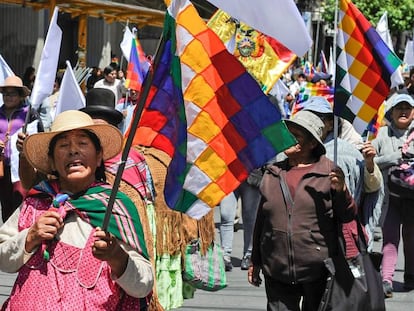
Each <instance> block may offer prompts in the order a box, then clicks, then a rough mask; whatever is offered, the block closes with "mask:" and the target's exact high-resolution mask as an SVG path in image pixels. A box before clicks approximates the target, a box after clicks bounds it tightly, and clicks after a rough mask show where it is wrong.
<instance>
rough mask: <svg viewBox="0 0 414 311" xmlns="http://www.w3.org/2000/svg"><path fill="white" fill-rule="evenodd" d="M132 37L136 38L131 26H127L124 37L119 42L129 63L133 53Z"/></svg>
mask: <svg viewBox="0 0 414 311" xmlns="http://www.w3.org/2000/svg"><path fill="white" fill-rule="evenodd" d="M132 39H134V35H133V34H132V32H131V30H130V29H129V27H128V26H125V31H124V37H123V38H122V41H121V43H120V44H119V47H120V48H121V51H122V54H123V55H124V57H125V59H126V60H127V61H128V63H129V55H130V53H131V47H132Z"/></svg>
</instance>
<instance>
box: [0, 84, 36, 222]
mask: <svg viewBox="0 0 414 311" xmlns="http://www.w3.org/2000/svg"><path fill="white" fill-rule="evenodd" d="M0 93H2V95H3V102H4V104H3V106H1V107H0V146H1V148H0V149H1V151H2V153H1V160H2V165H3V174H0V202H1V209H2V217H3V222H5V221H6V220H7V219H8V218H9V217H10V215H11V214H12V213H13V211H14V210H15V209H16V208H17V207H18V206H19V205H20V204H21V202H22V200H23V197H24V195H25V190H24V189H23V187H22V186H21V183H20V182H19V181H17V182H12V171H16V172H17V168H15V167H14V166H15V165H16V166H17V165H18V163H17V162H18V161H17V156H16V160H14V152H13V148H12V144H11V139H12V136H13V134H15V133H16V132H18V131H20V129H21V128H22V127H23V126H24V125H25V122H26V121H29V122H32V121H34V120H36V119H37V120H40V118H39V115H38V114H37V112H36V111H35V110H31V111H30V118H29V119H30V120H26V119H27V118H26V115H27V113H28V110H29V107H28V106H27V105H26V97H27V96H28V95H29V93H30V91H29V89H28V88H27V87H26V86H24V85H23V82H22V80H21V79H20V78H19V77H17V76H10V77H7V78H6V79H5V80H4V82H3V84H2V85H0ZM37 131H39V132H40V131H43V126H42V123H41V122H38V127H37Z"/></svg>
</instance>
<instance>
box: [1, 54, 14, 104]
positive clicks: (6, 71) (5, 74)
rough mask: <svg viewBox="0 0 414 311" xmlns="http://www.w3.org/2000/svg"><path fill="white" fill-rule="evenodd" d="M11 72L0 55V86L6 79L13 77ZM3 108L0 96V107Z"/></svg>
mask: <svg viewBox="0 0 414 311" xmlns="http://www.w3.org/2000/svg"><path fill="white" fill-rule="evenodd" d="M14 75H15V74H14V72H13V70H11V68H10V67H9V65H8V64H7V63H6V61H5V60H4V58H3V56H1V54H0V85H1V84H3V82H4V80H5V79H6V78H7V77H10V76H14ZM1 106H3V96H0V107H1Z"/></svg>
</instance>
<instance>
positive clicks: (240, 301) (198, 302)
mask: <svg viewBox="0 0 414 311" xmlns="http://www.w3.org/2000/svg"><path fill="white" fill-rule="evenodd" d="M379 247H380V243H377V244H376V247H375V248H376V249H378V248H379ZM242 249H243V230H238V231H237V232H236V233H235V236H234V242H233V258H232V261H233V265H234V268H233V271H232V272H228V273H227V278H228V279H227V281H228V286H227V288H225V289H223V290H220V291H218V292H206V291H201V290H197V291H196V293H195V295H194V298H193V299H187V300H185V302H184V306H183V307H181V308H178V309H175V310H180V311H194V310H200V311H230V310H238V311H256V310H257V311H258V310H266V296H265V292H264V286H263V285H262V286H261V287H260V288H256V287H253V286H251V285H249V284H248V283H247V273H246V271H242V270H240V259H241V257H242ZM401 257H402V256H401V251H400V256H399V259H398V266H397V271H396V277H395V281H394V289H395V292H394V298H391V299H387V300H386V306H387V311H412V310H414V291H411V292H405V291H404V289H403V286H402V285H403V270H402V269H403V260H402V258H401ZM14 278H15V275H14V274H13V275H9V274H5V273H0V305H1V304H2V303H3V302H4V301H5V300H6V299H7V296H8V295H9V293H10V291H11V287H12V284H13V282H14ZM350 311H351V310H350Z"/></svg>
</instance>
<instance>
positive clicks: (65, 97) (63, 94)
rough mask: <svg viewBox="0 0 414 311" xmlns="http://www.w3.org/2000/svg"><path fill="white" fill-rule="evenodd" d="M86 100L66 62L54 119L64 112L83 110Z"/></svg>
mask: <svg viewBox="0 0 414 311" xmlns="http://www.w3.org/2000/svg"><path fill="white" fill-rule="evenodd" d="M85 106H86V100H85V96H84V95H83V93H82V90H81V88H80V86H79V84H78V81H77V80H76V77H75V74H74V72H73V69H72V66H71V64H70V62H69V61H66V70H65V74H64V75H63V78H62V84H61V85H60V90H59V96H58V101H57V104H56V113H55V117H56V116H57V115H58V114H59V113H61V112H63V111H66V110H79V109H82V108H85Z"/></svg>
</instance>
